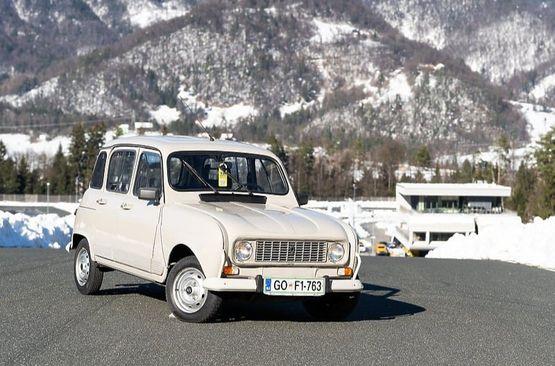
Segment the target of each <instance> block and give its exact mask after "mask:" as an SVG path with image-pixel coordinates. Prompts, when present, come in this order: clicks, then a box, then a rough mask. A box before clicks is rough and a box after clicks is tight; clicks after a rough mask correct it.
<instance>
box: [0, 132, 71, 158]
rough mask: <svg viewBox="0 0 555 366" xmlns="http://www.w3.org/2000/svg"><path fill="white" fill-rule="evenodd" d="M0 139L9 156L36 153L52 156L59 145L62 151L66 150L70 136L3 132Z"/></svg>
mask: <svg viewBox="0 0 555 366" xmlns="http://www.w3.org/2000/svg"><path fill="white" fill-rule="evenodd" d="M0 141H2V142H3V143H4V145H5V146H6V151H7V152H8V155H9V156H18V155H27V154H36V155H41V154H45V155H46V156H54V154H56V151H58V148H59V146H60V145H61V146H62V151H63V152H64V153H67V152H68V149H69V144H70V142H71V138H70V137H69V136H55V137H52V138H50V137H49V136H48V135H46V134H42V135H40V136H39V137H38V138H37V139H32V138H31V136H29V135H27V134H22V133H5V134H0Z"/></svg>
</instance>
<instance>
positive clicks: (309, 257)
mask: <svg viewBox="0 0 555 366" xmlns="http://www.w3.org/2000/svg"><path fill="white" fill-rule="evenodd" d="M327 255H328V243H327V242H324V241H298V240H295V241H290V240H258V241H257V242H256V251H255V261H256V262H277V263H281V262H288V263H324V262H326V258H327Z"/></svg>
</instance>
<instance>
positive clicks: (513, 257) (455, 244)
mask: <svg viewBox="0 0 555 366" xmlns="http://www.w3.org/2000/svg"><path fill="white" fill-rule="evenodd" d="M553 238H555V216H554V217H550V218H548V219H546V220H542V219H540V218H535V219H534V222H532V223H530V224H519V223H514V224H512V225H503V224H491V225H489V226H486V227H484V228H482V229H481V230H480V233H479V234H470V235H468V236H464V235H461V234H456V235H455V236H453V237H451V238H450V239H449V240H448V241H447V242H446V243H445V244H442V245H441V246H440V247H438V248H436V249H434V250H432V251H431V252H429V253H428V255H427V256H426V258H455V259H492V260H500V261H505V262H513V263H521V264H526V265H529V266H535V267H540V268H545V269H549V270H555V246H554V243H553Z"/></svg>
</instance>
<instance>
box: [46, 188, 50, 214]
mask: <svg viewBox="0 0 555 366" xmlns="http://www.w3.org/2000/svg"><path fill="white" fill-rule="evenodd" d="M46 213H47V214H49V213H50V182H46Z"/></svg>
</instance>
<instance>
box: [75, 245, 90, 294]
mask: <svg viewBox="0 0 555 366" xmlns="http://www.w3.org/2000/svg"><path fill="white" fill-rule="evenodd" d="M90 268H91V261H90V258H89V252H87V249H85V248H82V249H81V250H80V251H79V254H77V260H76V261H75V276H76V277H77V283H79V285H80V286H85V284H86V283H87V281H88V279H89V270H90Z"/></svg>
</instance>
